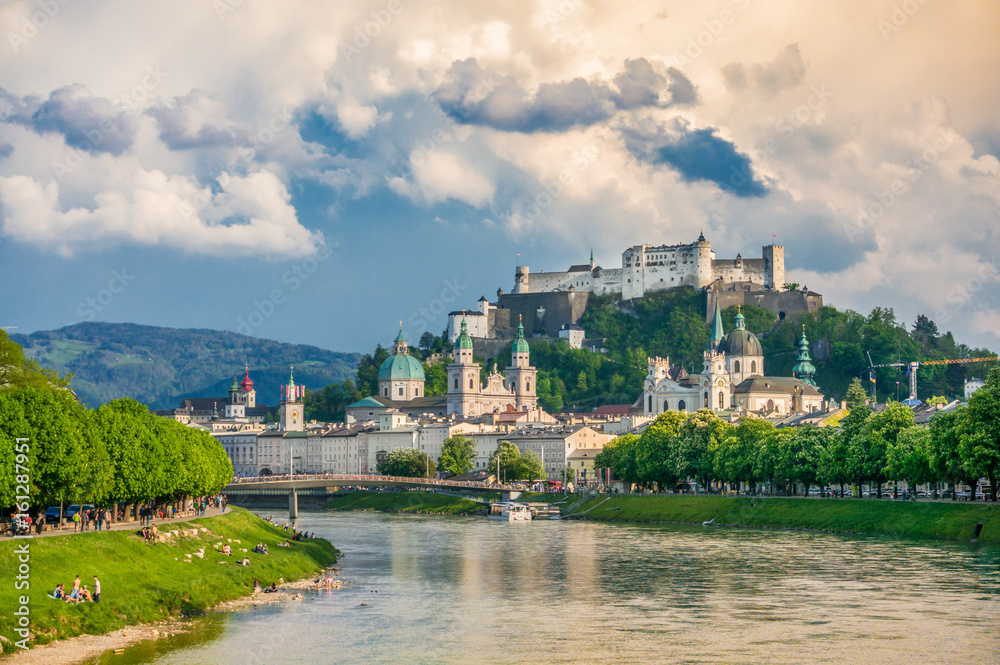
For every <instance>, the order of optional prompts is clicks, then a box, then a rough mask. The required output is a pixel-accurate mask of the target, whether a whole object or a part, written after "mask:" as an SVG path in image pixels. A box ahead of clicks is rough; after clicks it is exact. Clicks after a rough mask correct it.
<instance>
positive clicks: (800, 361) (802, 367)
mask: <svg viewBox="0 0 1000 665" xmlns="http://www.w3.org/2000/svg"><path fill="white" fill-rule="evenodd" d="M815 375H816V366H815V365H813V364H812V358H811V357H810V356H809V340H808V339H806V324H804V323H803V324H802V337H801V338H799V356H798V358H796V363H795V365H794V366H792V376H794V377H795V378H796V379H798V380H799V381H802V382H803V383H808V384H809V385H810V386H815V385H816V381H815V380H814V379H813V377H814V376H815Z"/></svg>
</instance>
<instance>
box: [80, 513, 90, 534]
mask: <svg viewBox="0 0 1000 665" xmlns="http://www.w3.org/2000/svg"><path fill="white" fill-rule="evenodd" d="M80 512H81V513H83V515H82V516H81V517H80V530H81V531H86V530H87V524H89V523H90V511H89V510H87V509H86V508H84V509H83V510H81V511H80Z"/></svg>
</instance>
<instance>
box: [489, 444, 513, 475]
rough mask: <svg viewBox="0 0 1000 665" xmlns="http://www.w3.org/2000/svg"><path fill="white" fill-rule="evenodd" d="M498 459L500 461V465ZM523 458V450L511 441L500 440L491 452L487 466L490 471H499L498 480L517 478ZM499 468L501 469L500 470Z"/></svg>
mask: <svg viewBox="0 0 1000 665" xmlns="http://www.w3.org/2000/svg"><path fill="white" fill-rule="evenodd" d="M497 460H499V461H500V463H499V466H498V465H497ZM520 460H521V451H520V449H519V448H518V447H517V446H515V445H514V444H513V443H511V442H510V441H500V442H499V443H497V447H496V448H495V449H494V450H493V452H492V453H490V461H489V462H488V463H487V465H486V468H487V470H488V471H489V472H490V473H497V474H498V475H497V482H504V481H507V480H517V478H515V476H517V472H518V468H517V467H518V462H519V461H520ZM498 470H499V471H498Z"/></svg>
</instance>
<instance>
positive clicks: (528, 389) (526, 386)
mask: <svg viewBox="0 0 1000 665" xmlns="http://www.w3.org/2000/svg"><path fill="white" fill-rule="evenodd" d="M524 389H525V390H526V391H528V392H529V393H530V392H531V381H525V382H524Z"/></svg>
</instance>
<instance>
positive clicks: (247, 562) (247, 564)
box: [240, 557, 250, 568]
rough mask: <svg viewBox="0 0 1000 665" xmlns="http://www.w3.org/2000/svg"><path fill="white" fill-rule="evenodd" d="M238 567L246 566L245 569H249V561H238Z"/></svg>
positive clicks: (246, 559) (245, 559) (244, 559)
mask: <svg viewBox="0 0 1000 665" xmlns="http://www.w3.org/2000/svg"><path fill="white" fill-rule="evenodd" d="M240 565H241V566H246V567H247V568H249V567H250V559H248V558H246V557H244V558H243V560H242V561H240Z"/></svg>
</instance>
